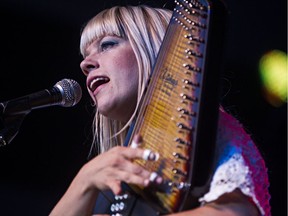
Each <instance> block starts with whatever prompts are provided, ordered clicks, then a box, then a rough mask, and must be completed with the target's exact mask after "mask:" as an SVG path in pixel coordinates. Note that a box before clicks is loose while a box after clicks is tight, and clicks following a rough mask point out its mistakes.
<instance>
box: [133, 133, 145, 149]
mask: <svg viewBox="0 0 288 216" xmlns="http://www.w3.org/2000/svg"><path fill="white" fill-rule="evenodd" d="M142 142H143V139H142V136H140V135H139V134H136V135H135V136H134V137H133V140H132V143H131V145H130V147H131V148H138V147H140V146H141V144H142Z"/></svg>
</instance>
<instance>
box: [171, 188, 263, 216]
mask: <svg viewBox="0 0 288 216" xmlns="http://www.w3.org/2000/svg"><path fill="white" fill-rule="evenodd" d="M204 215H205V216H210V215H211V216H258V215H260V214H259V211H258V209H257V207H256V206H255V204H254V203H253V202H251V201H250V198H249V197H248V196H245V195H244V194H243V193H241V191H240V190H234V191H233V192H231V193H227V194H224V195H222V196H221V197H219V198H218V199H217V200H215V201H214V202H211V203H207V204H206V205H204V206H202V207H199V208H196V209H193V210H188V211H183V212H179V213H175V214H170V215H169V216H204Z"/></svg>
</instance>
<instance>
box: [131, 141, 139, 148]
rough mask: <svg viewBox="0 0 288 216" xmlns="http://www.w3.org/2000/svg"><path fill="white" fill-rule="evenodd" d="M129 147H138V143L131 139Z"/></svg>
mask: <svg viewBox="0 0 288 216" xmlns="http://www.w3.org/2000/svg"><path fill="white" fill-rule="evenodd" d="M130 147H131V148H138V144H137V143H136V142H134V140H133V141H132V143H131V145H130Z"/></svg>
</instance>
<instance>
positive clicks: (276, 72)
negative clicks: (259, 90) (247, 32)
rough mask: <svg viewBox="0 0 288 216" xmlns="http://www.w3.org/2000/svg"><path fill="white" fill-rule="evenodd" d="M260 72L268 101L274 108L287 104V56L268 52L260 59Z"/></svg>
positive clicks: (281, 53)
mask: <svg viewBox="0 0 288 216" xmlns="http://www.w3.org/2000/svg"><path fill="white" fill-rule="evenodd" d="M259 70H260V76H261V81H262V86H263V90H264V91H263V92H264V96H265V98H266V100H267V101H268V102H269V103H270V104H272V105H273V106H281V105H282V104H283V103H285V102H287V54H286V53H285V52H282V51H280V50H273V51H270V52H268V53H267V54H265V55H264V56H263V57H262V58H261V59H260V63H259Z"/></svg>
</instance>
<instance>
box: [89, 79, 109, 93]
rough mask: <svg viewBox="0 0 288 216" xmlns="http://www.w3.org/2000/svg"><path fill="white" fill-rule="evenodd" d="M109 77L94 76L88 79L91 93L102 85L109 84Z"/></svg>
mask: <svg viewBox="0 0 288 216" xmlns="http://www.w3.org/2000/svg"><path fill="white" fill-rule="evenodd" d="M109 80H110V79H109V78H108V77H107V76H93V77H90V78H88V79H87V87H88V88H89V90H90V91H91V92H94V91H95V90H96V89H97V88H98V87H99V86H100V85H102V84H104V83H107V82H109Z"/></svg>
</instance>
